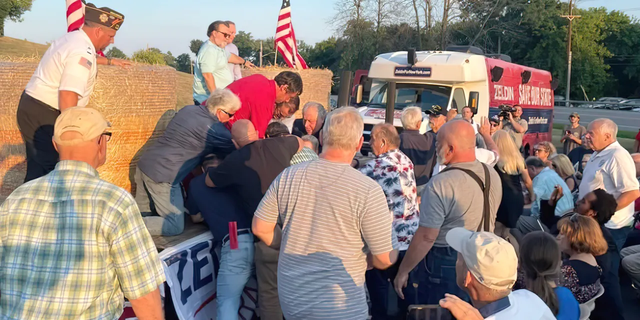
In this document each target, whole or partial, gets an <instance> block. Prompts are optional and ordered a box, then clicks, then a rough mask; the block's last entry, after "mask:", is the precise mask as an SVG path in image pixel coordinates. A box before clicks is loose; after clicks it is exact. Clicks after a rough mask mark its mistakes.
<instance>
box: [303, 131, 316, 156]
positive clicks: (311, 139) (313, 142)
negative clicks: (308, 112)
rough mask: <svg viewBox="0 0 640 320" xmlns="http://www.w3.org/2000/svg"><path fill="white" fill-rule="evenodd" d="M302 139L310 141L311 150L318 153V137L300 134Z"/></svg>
mask: <svg viewBox="0 0 640 320" xmlns="http://www.w3.org/2000/svg"><path fill="white" fill-rule="evenodd" d="M300 139H302V141H308V142H311V145H312V146H313V151H315V153H318V147H319V146H320V142H319V141H318V139H316V137H314V136H312V135H310V134H308V135H306V136H302V138H300Z"/></svg>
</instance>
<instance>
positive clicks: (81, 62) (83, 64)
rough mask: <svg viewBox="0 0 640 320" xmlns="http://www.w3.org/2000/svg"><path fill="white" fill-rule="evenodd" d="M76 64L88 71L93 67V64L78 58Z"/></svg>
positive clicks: (85, 59) (83, 58)
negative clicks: (78, 60)
mask: <svg viewBox="0 0 640 320" xmlns="http://www.w3.org/2000/svg"><path fill="white" fill-rule="evenodd" d="M78 63H79V64H80V65H81V66H83V67H85V68H87V69H89V70H91V66H93V63H92V62H91V61H89V60H88V59H87V58H85V57H82V58H80V62H78Z"/></svg>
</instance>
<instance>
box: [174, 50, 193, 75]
mask: <svg viewBox="0 0 640 320" xmlns="http://www.w3.org/2000/svg"><path fill="white" fill-rule="evenodd" d="M176 69H177V70H178V71H181V72H186V73H191V56H189V54H188V53H183V54H181V55H179V56H178V57H177V58H176Z"/></svg>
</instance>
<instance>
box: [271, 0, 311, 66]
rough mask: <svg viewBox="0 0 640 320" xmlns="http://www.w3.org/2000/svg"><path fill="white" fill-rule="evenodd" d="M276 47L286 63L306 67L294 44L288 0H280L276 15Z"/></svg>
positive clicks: (294, 35) (294, 36) (294, 38)
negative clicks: (278, 10)
mask: <svg viewBox="0 0 640 320" xmlns="http://www.w3.org/2000/svg"><path fill="white" fill-rule="evenodd" d="M276 48H277V50H278V52H280V54H282V57H283V58H284V61H285V62H286V63H287V65H288V66H289V67H291V68H296V69H307V68H308V67H307V63H306V62H305V61H304V59H302V56H300V53H298V46H297V44H296V34H295V32H293V24H291V3H290V0H283V1H282V8H281V9H280V15H279V16H278V28H277V29H276Z"/></svg>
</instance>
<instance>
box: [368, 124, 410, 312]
mask: <svg viewBox="0 0 640 320" xmlns="http://www.w3.org/2000/svg"><path fill="white" fill-rule="evenodd" d="M369 143H370V145H371V149H372V150H373V154H375V155H376V158H375V159H373V160H371V161H369V162H368V163H367V164H366V165H365V166H364V167H362V168H361V169H360V172H362V173H364V174H366V175H367V176H368V177H370V178H371V179H373V180H375V181H376V182H377V183H378V184H380V186H381V187H382V191H384V194H385V196H386V198H387V205H388V206H389V211H390V212H391V214H393V229H394V231H395V234H396V236H397V237H398V244H399V245H400V247H399V250H400V255H399V257H398V261H397V263H396V265H395V266H393V267H391V268H389V269H387V270H377V269H373V270H369V271H367V274H366V282H367V288H368V290H369V295H370V298H371V305H372V309H371V313H372V319H383V318H384V319H386V315H387V303H386V302H387V299H388V287H389V283H393V279H394V278H395V274H396V273H397V270H398V266H399V265H400V262H402V258H403V257H404V254H405V252H406V250H407V249H409V244H410V243H411V239H412V238H413V235H414V234H415V232H416V230H417V229H418V223H419V216H418V203H417V201H416V199H417V194H416V179H415V175H414V172H413V163H412V162H411V160H410V159H409V157H407V156H406V155H405V154H404V153H402V152H401V151H400V150H398V148H399V146H400V136H399V135H398V131H397V130H396V128H395V127H394V126H393V125H391V124H386V123H383V124H378V125H376V126H374V127H373V129H372V130H371V139H370V142H369ZM407 289H409V288H407ZM414 291H415V290H413V288H411V289H410V290H406V292H405V299H404V300H402V299H398V306H399V308H398V309H399V310H398V312H399V313H400V314H405V313H406V308H407V307H408V305H407V303H406V302H409V301H414V300H415V299H413V298H411V296H412V294H415V293H413V292H414ZM406 296H409V298H407V297H406Z"/></svg>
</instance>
